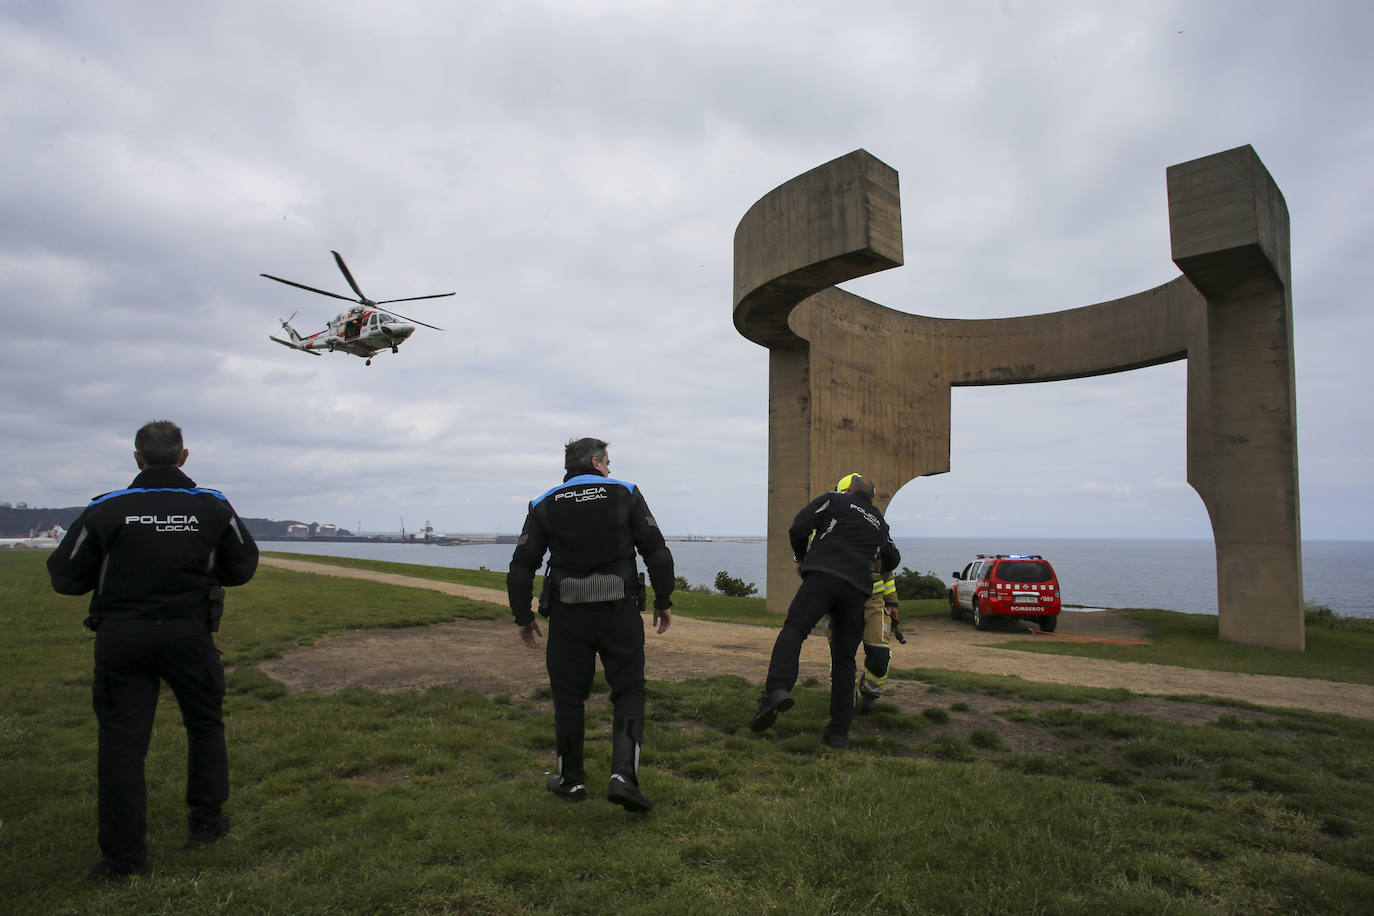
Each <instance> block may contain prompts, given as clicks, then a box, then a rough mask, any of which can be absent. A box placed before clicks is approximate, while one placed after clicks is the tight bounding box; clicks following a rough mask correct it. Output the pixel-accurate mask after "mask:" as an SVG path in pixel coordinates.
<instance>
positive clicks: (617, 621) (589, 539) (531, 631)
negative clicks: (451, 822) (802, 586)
mask: <svg viewBox="0 0 1374 916" xmlns="http://www.w3.org/2000/svg"><path fill="white" fill-rule="evenodd" d="M563 466H564V468H565V469H566V471H567V474H566V475H565V476H564V478H563V483H562V484H560V485H559V486H556V487H554V488H553V489H551V490H549V491H548V492H547V493H545V494H544V495H543V496H540V497H539V498H538V499H535V500H534V501H532V502H531V503H530V506H529V514H528V515H527V516H526V517H525V526H524V529H523V530H522V531H521V532H520V541H519V543H518V544H517V545H516V548H515V553H514V554H513V555H512V557H511V561H510V573H509V575H508V576H507V577H506V592H507V597H508V598H509V600H510V608H511V612H512V613H513V614H514V615H515V622H516V624H517V625H518V626H519V627H520V638H521V639H522V640H523V641H524V643H525V645H527V646H529V647H530V648H532V649H533V648H537V647H538V645H539V643H538V640H537V639H536V638H535V637H536V636H537V635H540V634H541V633H542V631H541V630H540V628H539V623H538V620H537V618H536V617H535V615H534V612H533V611H532V610H531V609H530V605H531V602H532V601H533V590H534V575H535V572H536V571H537V570H538V568H539V564H540V563H541V562H542V560H543V558H544V553H545V551H548V553H549V568H548V570H547V571H546V573H545V577H544V592H543V594H542V595H541V596H540V613H541V614H545V615H546V616H548V618H549V638H548V646H547V648H546V651H545V661H546V664H547V666H548V671H549V687H550V689H551V690H552V692H553V710H554V713H553V715H554V737H555V740H556V743H557V750H558V772H557V773H556V774H553V775H551V776H549V778H548V781H547V787H548V789H549V791H550V792H552V793H553V794H554V795H556V796H558V797H559V798H562V799H565V800H567V801H582V800H583V799H585V798H586V797H587V787H586V777H587V774H586V770H585V768H584V766H583V758H582V745H583V737H584V734H585V729H586V725H585V714H584V709H583V704H584V703H585V702H586V700H587V696H588V694H589V693H590V692H591V686H592V678H593V677H594V676H595V674H596V659H597V657H598V656H600V658H601V667H602V668H603V670H604V671H605V672H606V682H607V683H608V684H610V687H611V705H612V707H613V708H614V724H613V732H612V744H611V781H610V787H609V788H608V789H607V792H606V798H607V799H608V800H609V801H611V802H614V803H615V804H617V805H620V806H622V807H623V808H625V810H627V811H648V810H649V809H650V808H652V807H653V802H651V801H650V800H649V799H648V798H647V797H646V796H645V795H644V793H643V792H641V791H640V789H639V747H640V743H641V742H642V740H643V736H644V619H643V618H642V617H641V616H640V614H641V613H642V612H643V610H644V603H643V602H644V592H643V580H642V579H641V578H640V577H639V575H638V572H637V570H638V567H637V566H636V563H635V552H636V551H638V552H639V554H640V556H642V557H643V558H644V565H645V566H646V567H647V569H648V571H649V581H650V583H651V584H652V585H653V588H654V616H653V621H654V624H656V625H657V631H658V632H659V633H663V632H665V631H666V630H667V629H668V627H669V626H670V625H671V624H672V622H673V615H672V612H671V610H670V608H671V607H672V601H671V596H672V593H673V555H672V553H670V552H669V550H668V546H667V544H665V543H664V541H663V533H662V532H661V531H659V528H658V524H657V522H655V521H654V517H653V516H652V515H651V514H649V507H648V505H647V504H646V503H645V502H644V495H643V494H642V493H641V492H640V490H639V488H638V487H636V486H635V485H634V484H632V483H626V482H625V481H622V480H616V479H614V478H612V477H611V476H610V474H611V471H610V458H609V457H608V456H607V453H606V443H605V442H603V441H601V440H600V439H592V438H587V439H574V440H571V441H569V442H568V443H567V445H566V446H565V448H564V455H563Z"/></svg>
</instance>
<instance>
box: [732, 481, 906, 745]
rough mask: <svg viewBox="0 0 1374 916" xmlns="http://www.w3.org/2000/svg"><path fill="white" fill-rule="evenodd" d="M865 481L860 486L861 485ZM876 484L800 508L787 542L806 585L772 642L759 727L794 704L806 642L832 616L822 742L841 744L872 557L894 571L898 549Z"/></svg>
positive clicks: (754, 725)
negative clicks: (826, 713) (875, 494)
mask: <svg viewBox="0 0 1374 916" xmlns="http://www.w3.org/2000/svg"><path fill="white" fill-rule="evenodd" d="M860 481H862V484H861V483H860ZM872 493H873V489H872V483H871V482H870V481H866V480H864V478H858V481H856V482H855V484H854V486H853V489H852V490H851V492H849V493H836V492H830V493H826V494H824V495H822V496H818V497H817V498H816V499H814V500H812V501H811V502H810V503H809V504H807V506H806V507H805V508H803V509H802V510H801V511H800V512H798V513H797V517H796V519H795V520H794V521H793V522H792V527H791V528H789V529H788V531H787V537H788V540H789V541H790V542H791V544H792V550H793V552H794V555H795V556H796V558H797V562H798V564H799V565H798V571H799V572H800V573H801V576H802V584H801V586H800V587H799V588H798V589H797V594H796V596H795V597H793V599H792V604H791V605H790V606H789V607H788V609H787V619H786V620H785V621H784V623H783V625H782V631H781V632H780V633H779V634H778V638H777V640H776V641H775V642H774V643H773V654H772V657H771V658H770V659H769V663H768V677H767V680H766V681H765V682H764V688H763V697H762V698H761V699H760V700H759V709H758V712H757V713H756V714H755V715H754V718H753V720H752V721H751V722H750V728H752V729H753V730H754V731H762V730H764V729H766V728H768V727H769V726H770V725H772V724H773V722H774V721H775V720H776V719H777V714H778V713H780V712H784V711H786V710H788V709H790V708H791V707H792V698H791V690H792V688H793V687H794V686H795V685H796V683H797V672H798V658H799V656H800V655H801V647H802V642H803V641H805V639H806V637H807V635H808V634H809V633H810V632H811V630H812V629H813V628H814V627H815V626H816V624H817V623H818V622H819V621H820V619H821V618H822V617H824V616H825V615H826V614H829V615H830V632H831V636H830V721H829V723H828V724H827V725H826V729H825V734H824V735H823V738H822V740H824V741H825V743H826V744H829V745H831V746H833V747H842V746H844V744H845V742H846V740H847V738H848V735H849V724H850V721H851V720H852V719H853V717H854V672H855V664H854V654H855V652H856V651H857V650H858V648H859V642H860V640H861V639H862V637H863V624H864V602H865V601H867V600H868V597H869V596H870V595H871V594H872V593H873V562H874V559H875V557H876V558H878V560H879V561H880V564H881V565H882V567H883V568H884V569H895V568H896V566H897V564H898V563H899V562H901V553H899V552H898V550H897V546H896V545H895V544H893V543H892V537H891V534H890V533H889V531H888V527H887V522H886V521H885V520H884V519H883V516H882V513H881V512H879V511H878V509H877V508H876V507H875V506H874V505H873V498H872Z"/></svg>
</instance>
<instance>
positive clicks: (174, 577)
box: [48, 458, 258, 876]
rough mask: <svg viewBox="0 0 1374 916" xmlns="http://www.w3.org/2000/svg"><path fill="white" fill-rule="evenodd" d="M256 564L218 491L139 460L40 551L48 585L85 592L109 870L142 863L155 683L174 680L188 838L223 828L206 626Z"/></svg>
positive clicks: (219, 675)
mask: <svg viewBox="0 0 1374 916" xmlns="http://www.w3.org/2000/svg"><path fill="white" fill-rule="evenodd" d="M183 460H184V458H183ZM257 564H258V548H257V545H256V544H255V543H254V542H253V538H252V536H251V535H250V534H249V533H248V531H247V529H246V528H245V527H244V526H243V522H242V521H241V520H240V519H239V517H238V515H237V514H236V513H235V512H234V509H233V507H232V506H230V505H229V502H228V500H226V499H225V498H224V496H223V494H221V493H219V492H217V491H215V490H207V489H202V488H199V487H197V486H196V485H195V482H194V481H192V480H191V479H190V478H189V477H187V476H186V475H185V474H183V473H182V472H181V471H180V470H179V469H178V468H176V467H152V468H145V469H144V470H143V471H142V473H140V474H139V475H138V476H137V477H135V478H134V481H133V483H132V484H131V485H130V486H129V489H127V490H116V491H114V492H112V493H106V494H104V495H103V496H98V497H96V498H95V499H94V500H93V501H92V502H91V504H90V505H89V506H87V507H86V509H85V511H84V512H82V514H81V516H80V517H79V518H77V520H76V521H75V522H74V523H73V524H72V526H71V528H70V530H68V532H67V535H66V537H64V538H63V540H62V543H61V544H59V545H58V546H57V549H56V550H55V551H53V554H52V556H50V557H49V558H48V573H49V576H50V577H51V579H52V585H53V588H54V589H55V590H56V591H58V592H59V593H61V594H64V595H81V594H85V593H86V592H93V594H92V595H91V603H90V611H89V613H90V616H89V617H88V618H87V626H89V627H91V628H92V629H94V630H95V631H96V640H95V682H94V685H93V706H94V708H95V714H96V718H97V721H98V722H99V752H98V753H99V761H98V772H99V801H98V807H99V820H100V835H99V839H100V849H101V852H102V854H103V857H104V858H103V861H102V864H103V866H105V867H106V869H107V872H105V873H104V874H105V875H106V876H117V875H119V874H128V873H134V872H141V871H142V870H144V869H145V868H146V865H147V853H148V850H147V844H146V841H145V819H146V789H145V784H144V777H143V761H144V757H145V756H146V754H147V750H148V742H149V739H150V737H151V735H152V728H153V714H154V712H155V711H156V709H157V695H158V687H159V683H158V682H159V679H164V680H166V681H167V683H168V685H169V686H170V687H171V688H172V692H173V694H174V695H175V696H176V699H177V703H178V704H179V705H180V707H181V715H182V720H183V722H184V723H185V726H186V738H187V771H186V802H187V805H188V806H189V808H190V812H189V818H188V820H189V824H190V831H191V837H192V841H194V840H195V838H196V836H198V835H200V836H206V835H210V836H214V835H216V833H217V831H218V832H222V831H223V830H227V822H226V821H225V820H224V818H223V816H222V814H221V811H220V808H221V806H222V805H223V803H224V801H225V799H227V798H228V795H229V766H228V756H227V753H226V750H225V743H224V718H223V701H224V668H223V666H222V664H221V663H220V657H219V650H218V649H217V648H216V647H215V643H214V638H213V637H212V636H211V635H210V633H211V630H212V629H216V628H217V626H218V618H219V614H220V612H221V611H222V609H223V596H224V591H223V588H222V587H223V586H226V585H241V584H243V583H244V582H247V581H248V580H249V579H251V578H252V577H253V573H254V572H255V571H256V569H257ZM93 874H95V873H94V872H93Z"/></svg>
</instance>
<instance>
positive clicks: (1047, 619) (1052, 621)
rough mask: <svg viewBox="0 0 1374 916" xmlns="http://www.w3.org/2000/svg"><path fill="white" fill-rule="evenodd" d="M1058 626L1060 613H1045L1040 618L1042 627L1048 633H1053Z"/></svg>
mask: <svg viewBox="0 0 1374 916" xmlns="http://www.w3.org/2000/svg"><path fill="white" fill-rule="evenodd" d="M1057 626H1059V615H1058V614H1045V615H1044V616H1042V617H1041V618H1040V629H1041V630H1043V631H1044V632H1046V633H1053V632H1054V628H1055V627H1057Z"/></svg>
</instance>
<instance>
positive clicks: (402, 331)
mask: <svg viewBox="0 0 1374 916" xmlns="http://www.w3.org/2000/svg"><path fill="white" fill-rule="evenodd" d="M330 254H332V255H334V260H335V262H336V263H338V265H339V270H341V271H343V275H344V279H345V280H347V281H348V285H349V286H350V287H352V288H353V292H355V293H357V294H358V298H357V300H356V301H357V303H358V304H357V305H355V306H351V307H350V308H349V309H348V311H346V312H340V313H339V314H337V315H335V316H334V319H333V320H332V321H330V322H329V325H328V327H326V328H325V329H324V330H323V331H317V332H315V333H314V334H310V335H308V336H306V337H302V336H301V335H300V334H299V333H298V332H297V331H296V329H295V328H293V327H291V318H295V317H296V315H297V314H298V313H297V312H292V313H291V318H284V319H282V323H281V326H282V328H283V329H284V330H285V331H286V333H287V334H289V335H291V339H290V340H282V339H281V338H280V337H277V336H276V335H274V334H268V335H267V339H268V340H272V341H275V342H277V343H279V344H281V345H282V346H283V347H290V348H291V349H293V350H300V351H301V352H302V353H309V354H310V355H311V356H320V355H321V354H322V351H323V352H329V353H335V352H339V351H342V352H344V353H351V354H353V355H354V356H360V357H362V358H363V359H364V360H366V362H365V363H364V365H367V366H370V365H372V357H374V356H376V355H377V354H378V353H380V352H383V351H385V350H390V351H391V352H392V353H397V352H399V350H398V349H397V348H398V347H399V346H400V345H401V344H403V343H405V341H406V338H408V337H410V335H411V334H414V333H415V325H417V324H418V325H421V326H422V327H426V328H432V329H433V330H435V331H442V330H443V328H439V327H435V326H434V325H432V324H425V323H424V322H423V321H420V320H418V319H416V318H407V317H406V316H405V315H402V314H401V313H399V312H395V311H391V310H389V309H381V308H378V306H382V305H387V304H388V303H391V302H413V301H415V300H416V299H442V298H443V297H445V296H452V295H454V293H433V294H431V295H428V296H408V297H406V298H404V299H381V300H373V299H369V298H367V296H365V295H364V294H363V291H362V290H361V289H359V288H358V283H357V281H356V280H354V279H353V274H351V273H349V271H348V265H347V264H345V263H344V259H343V256H342V255H340V254H339V253H338V252H337V251H331V252H330ZM259 276H263V277H266V278H267V279H269V280H276V281H277V282H278V283H285V284H286V285H287V286H294V287H296V288H297V289H304V290H309V291H310V292H312V293H319V294H320V295H321V296H332V297H333V298H335V299H342V300H344V301H345V302H353V301H355V300H354V299H353V298H352V297H351V296H343V295H340V294H339V293H331V292H328V291H326V290H322V289H316V288H315V287H313V286H306V285H305V284H304V283H297V282H295V281H294V280H283V279H282V278H281V277H274V276H272V275H271V274H259Z"/></svg>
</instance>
